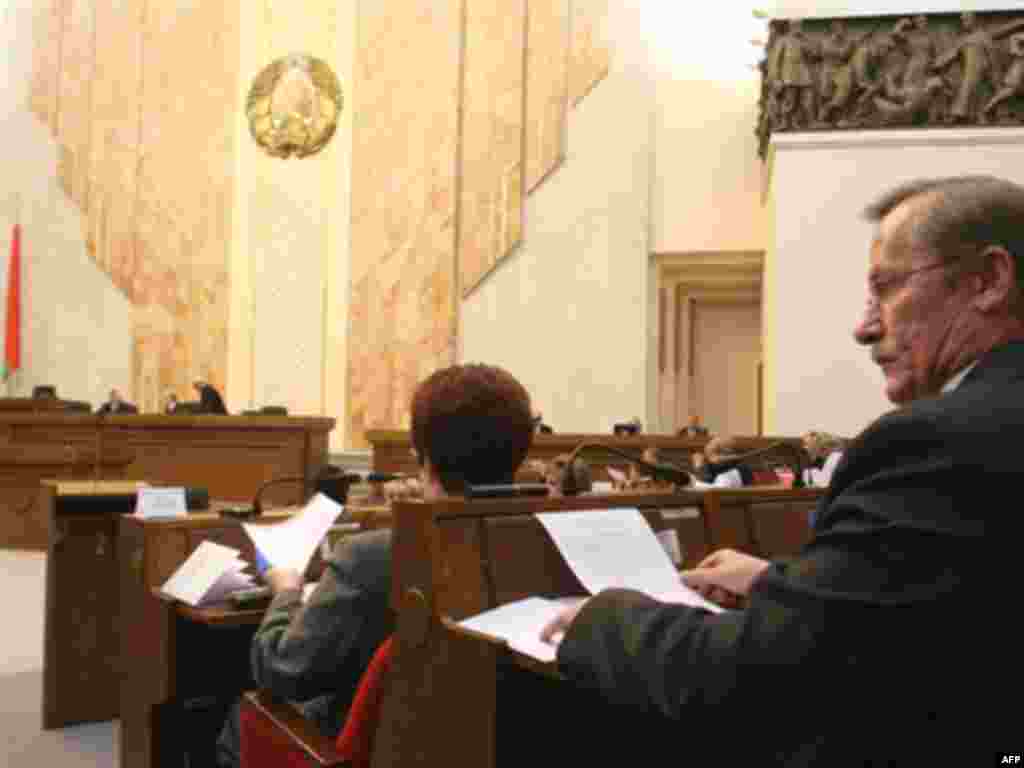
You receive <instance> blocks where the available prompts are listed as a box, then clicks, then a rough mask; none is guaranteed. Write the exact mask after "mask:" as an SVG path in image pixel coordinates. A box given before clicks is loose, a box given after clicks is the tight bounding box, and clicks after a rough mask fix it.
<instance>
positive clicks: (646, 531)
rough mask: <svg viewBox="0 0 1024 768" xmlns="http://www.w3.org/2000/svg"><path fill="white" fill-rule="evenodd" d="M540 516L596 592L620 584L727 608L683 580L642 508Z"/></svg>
mask: <svg viewBox="0 0 1024 768" xmlns="http://www.w3.org/2000/svg"><path fill="white" fill-rule="evenodd" d="M537 519H539V520H540V522H541V524H542V525H543V526H544V528H545V529H546V530H547V532H548V534H549V535H550V536H551V538H552V540H553V541H554V542H555V546H557V547H558V551H559V552H561V553H562V557H564V558H565V562H566V563H568V565H569V567H570V568H571V569H572V572H573V573H574V574H576V578H577V579H579V580H580V583H581V584H582V585H583V586H584V587H586V589H587V590H588V591H590V592H591V593H592V594H595V595H596V594H597V593H598V592H601V591H602V590H605V589H611V588H615V587H621V588H626V589H635V590H638V591H640V592H644V593H646V594H648V595H650V596H651V597H654V598H657V599H658V600H664V601H666V602H677V603H685V604H686V605H692V606H696V607H700V608H706V609H707V610H709V611H714V612H715V613H718V612H720V611H721V610H722V609H721V608H720V607H719V606H717V605H715V604H714V603H711V602H709V601H707V600H705V599H704V598H703V597H701V596H700V595H699V594H697V593H696V592H695V591H693V590H692V589H690V588H689V587H687V586H686V585H685V584H683V583H682V582H681V581H680V580H679V573H678V572H677V571H676V569H675V567H674V566H673V565H672V561H671V560H669V556H668V553H666V552H665V549H664V547H662V545H661V542H659V541H658V539H657V537H656V536H655V535H654V531H652V530H651V527H650V526H649V525H648V524H647V521H646V520H644V518H643V516H642V515H641V514H640V510H638V509H635V508H633V509H593V510H586V511H581V512H546V513H542V514H538V515H537Z"/></svg>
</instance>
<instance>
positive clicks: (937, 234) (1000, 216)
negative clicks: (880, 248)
mask: <svg viewBox="0 0 1024 768" xmlns="http://www.w3.org/2000/svg"><path fill="white" fill-rule="evenodd" d="M913 198H923V199H922V202H923V203H924V204H923V205H921V206H920V207H919V208H918V209H917V211H915V213H914V214H913V215H912V216H911V218H910V219H909V221H908V223H907V225H906V231H905V232H904V233H903V234H904V236H906V237H907V238H908V244H909V245H910V247H911V248H912V249H914V250H918V251H923V252H926V253H931V254H934V255H935V256H937V257H939V258H940V259H941V260H942V261H944V262H947V263H949V264H958V263H960V262H961V261H963V260H965V259H968V260H969V259H970V257H972V256H975V255H978V254H980V253H981V252H982V251H984V250H985V248H988V247H990V246H999V247H1002V248H1003V249H1005V250H1006V251H1007V252H1008V253H1009V254H1010V255H1011V256H1012V257H1013V260H1014V262H1015V264H1016V266H1017V269H1016V272H1017V292H1018V297H1020V296H1021V295H1024V187H1022V186H1020V185H1019V184H1014V183H1013V182H1011V181H1007V180H1006V179H1000V178H996V177H995V176H950V177H945V178H935V179H917V180H914V181H910V182H907V183H905V184H900V185H899V186H897V187H895V188H893V189H891V190H889V191H888V192H886V193H885V194H883V195H881V196H880V197H879V198H878V199H877V200H876V201H875V202H873V203H872V204H871V205H869V206H868V207H867V208H865V209H864V216H865V218H866V219H868V221H872V222H880V221H881V220H882V219H884V218H885V217H886V216H888V215H889V213H891V212H892V211H893V209H895V208H896V207H898V206H899V205H901V204H902V203H904V202H906V201H908V200H911V199H913ZM978 266H980V265H979V264H978V263H977V262H971V261H967V263H964V264H963V268H962V269H958V270H954V272H953V273H952V274H951V275H950V278H951V279H952V280H954V281H955V280H956V279H957V278H958V277H959V276H960V274H962V273H963V272H966V271H970V269H971V268H972V267H973V268H977V267H978ZM1014 303H1015V311H1016V312H1017V313H1018V314H1020V312H1021V306H1020V305H1021V304H1022V303H1024V302H1021V301H1019V300H1018V301H1015V302H1014Z"/></svg>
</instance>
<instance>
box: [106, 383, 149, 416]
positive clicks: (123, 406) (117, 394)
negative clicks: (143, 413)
mask: <svg viewBox="0 0 1024 768" xmlns="http://www.w3.org/2000/svg"><path fill="white" fill-rule="evenodd" d="M138 412H139V409H138V408H136V407H135V405H134V404H133V403H129V402H127V401H126V400H125V399H124V398H123V397H122V396H121V390H119V389H117V388H116V387H115V388H114V389H112V390H110V399H109V400H107V402H105V403H104V404H103V405H101V406H100V407H99V408H97V409H96V413H122V414H128V413H138Z"/></svg>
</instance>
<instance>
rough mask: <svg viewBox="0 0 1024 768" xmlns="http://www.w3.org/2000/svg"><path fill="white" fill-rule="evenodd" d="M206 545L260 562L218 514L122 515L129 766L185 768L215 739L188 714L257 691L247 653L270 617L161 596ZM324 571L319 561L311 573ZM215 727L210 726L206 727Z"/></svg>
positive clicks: (378, 518) (367, 513)
mask: <svg viewBox="0 0 1024 768" xmlns="http://www.w3.org/2000/svg"><path fill="white" fill-rule="evenodd" d="M290 514H291V511H290V510H287V509H275V510H271V511H270V512H268V513H266V514H264V516H263V517H262V518H260V519H259V520H260V521H262V522H267V523H270V522H275V521H277V522H280V521H281V520H284V519H287V517H288V516H289V515H290ZM352 517H353V518H354V519H355V520H357V521H365V522H366V523H367V525H368V526H371V527H372V526H374V525H381V524H383V523H385V522H387V520H388V519H389V518H388V517H387V516H386V515H382V514H380V510H378V509H366V510H353V514H352ZM203 541H215V542H217V543H218V544H223V545H225V546H229V547H234V548H235V549H238V550H240V551H241V555H240V557H242V558H243V559H245V560H248V561H249V562H253V561H254V560H255V554H254V551H253V544H252V540H251V539H250V538H249V536H248V535H247V534H246V533H245V531H244V530H243V529H242V527H241V525H240V523H239V521H237V520H233V519H230V518H223V517H220V516H218V515H217V514H215V513H199V514H190V515H189V516H188V517H187V518H176V519H173V520H140V519H138V518H135V517H129V516H124V517H121V518H120V521H119V542H118V548H119V549H118V560H119V564H118V568H119V578H118V580H119V589H120V611H121V632H120V665H121V668H120V689H119V709H120V716H121V728H120V742H119V745H118V749H119V754H120V762H119V765H120V766H121V768H179V766H181V765H182V759H183V758H182V753H183V749H184V744H185V743H186V742H187V741H189V740H192V741H193V742H195V741H197V740H198V741H201V740H202V739H203V738H205V737H213V736H215V734H210V733H206V732H205V731H204V732H203V733H202V734H201V735H194V734H192V727H193V725H194V723H190V721H189V716H188V714H187V711H188V709H189V708H190V707H193V702H200V705H199V706H200V708H201V707H202V706H205V705H204V704H202V702H203V701H209V700H216V701H222V702H224V701H229V700H232V699H233V698H235V697H237V696H238V695H239V694H241V692H242V691H244V690H247V689H249V688H251V687H253V683H252V680H251V674H250V672H249V650H250V646H251V640H252V635H253V633H254V632H255V630H256V626H257V625H258V624H259V622H260V620H261V618H262V614H263V612H262V610H252V609H247V610H240V611H232V610H228V611H225V610H222V609H216V608H214V609H191V608H188V607H187V606H182V605H179V604H176V603H173V602H169V601H167V600H164V599H161V598H160V597H158V596H157V594H156V589H157V588H158V587H159V586H161V585H162V584H163V583H164V582H165V581H167V579H168V578H169V577H170V575H171V574H172V573H174V571H175V570H176V569H177V568H178V566H180V565H181V563H182V562H184V561H185V559H187V558H188V556H189V555H190V554H192V552H193V550H195V548H196V547H198V546H199V544H200V543H201V542H203ZM321 568H322V561H321V560H320V557H319V554H318V553H317V554H314V556H313V560H312V562H311V563H310V567H309V570H308V571H307V575H310V576H313V575H316V574H318V573H319V571H320V569H321ZM263 607H264V608H265V605H264V606H263ZM193 708H194V707H193ZM213 725H217V724H216V723H209V722H207V723H206V724H205V725H204V726H202V727H201V728H200V730H202V728H205V727H206V726H211V727H212V726H213Z"/></svg>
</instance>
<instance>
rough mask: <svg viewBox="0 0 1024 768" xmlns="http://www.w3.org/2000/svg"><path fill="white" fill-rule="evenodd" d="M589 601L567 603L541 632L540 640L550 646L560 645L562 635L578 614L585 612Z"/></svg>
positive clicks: (584, 599) (585, 599) (581, 599)
mask: <svg viewBox="0 0 1024 768" xmlns="http://www.w3.org/2000/svg"><path fill="white" fill-rule="evenodd" d="M589 599H590V598H588V597H581V598H580V599H579V600H576V601H573V602H569V603H567V605H566V607H565V608H563V609H562V610H561V611H560V612H559V613H558V615H557V616H555V618H553V619H552V620H551V621H550V622H548V624H547V626H545V627H544V629H542V630H541V631H540V639H541V640H542V641H543V642H545V643H548V644H549V645H558V643H560V642H561V641H562V635H564V634H565V633H566V631H567V630H568V629H569V625H570V624H572V622H573V619H575V618H576V614H578V613H579V612H580V611H581V610H583V606H584V605H585V604H586V602H587V600H589Z"/></svg>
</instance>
